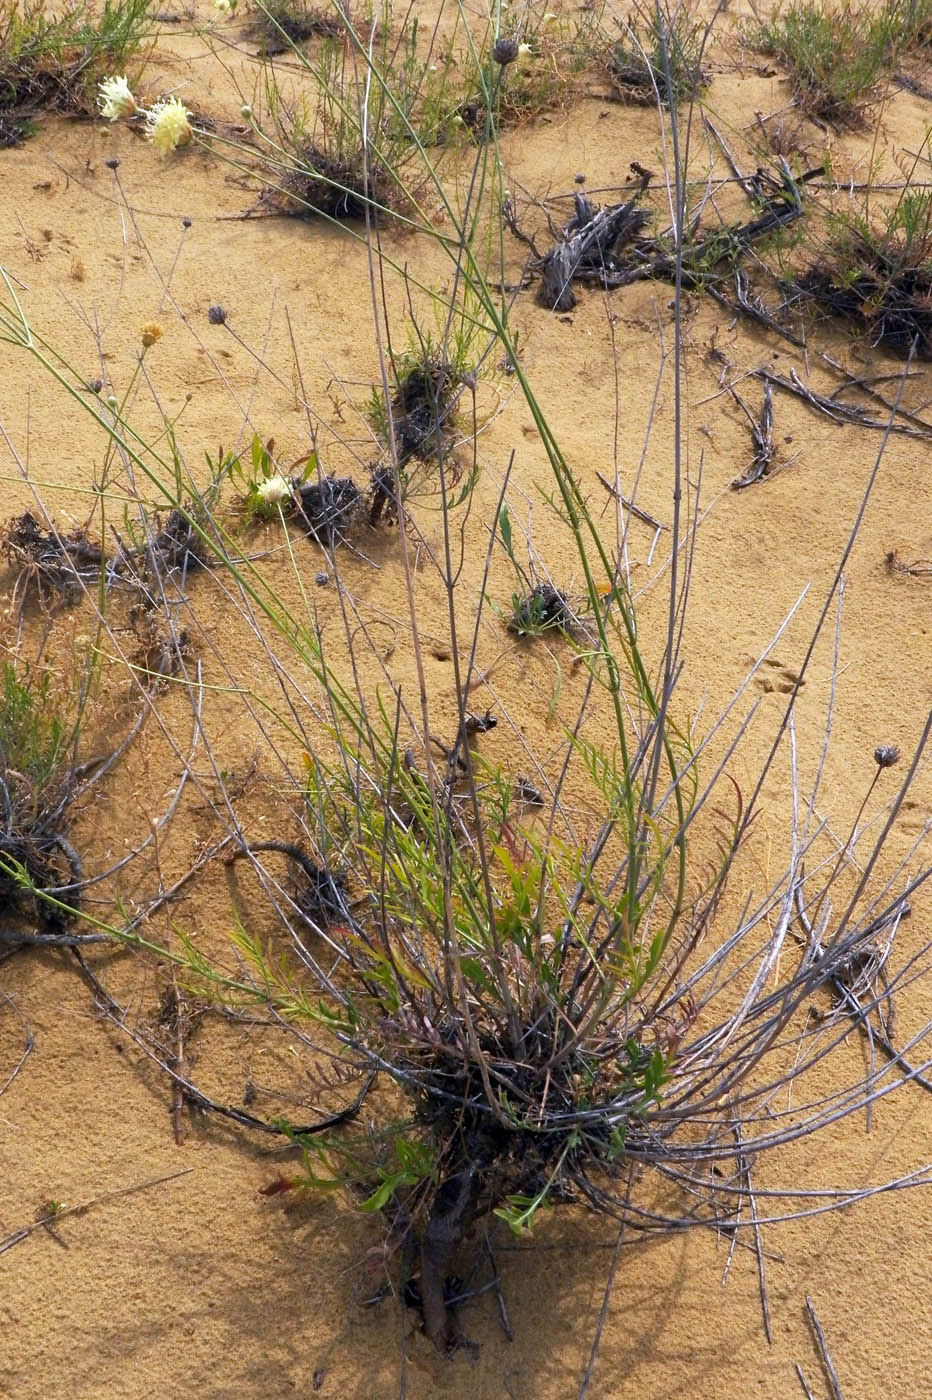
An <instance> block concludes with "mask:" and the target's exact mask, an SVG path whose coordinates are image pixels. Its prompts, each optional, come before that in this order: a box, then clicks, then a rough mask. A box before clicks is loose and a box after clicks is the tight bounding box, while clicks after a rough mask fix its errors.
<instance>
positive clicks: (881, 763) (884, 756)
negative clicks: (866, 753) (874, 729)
mask: <svg viewBox="0 0 932 1400" xmlns="http://www.w3.org/2000/svg"><path fill="white" fill-rule="evenodd" d="M899 756H900V751H899V749H898V748H897V746H896V744H881V745H880V747H879V748H876V749H875V750H874V762H875V763H876V764H877V767H878V768H892V767H893V765H894V763H896V761H897V759H898V758H899Z"/></svg>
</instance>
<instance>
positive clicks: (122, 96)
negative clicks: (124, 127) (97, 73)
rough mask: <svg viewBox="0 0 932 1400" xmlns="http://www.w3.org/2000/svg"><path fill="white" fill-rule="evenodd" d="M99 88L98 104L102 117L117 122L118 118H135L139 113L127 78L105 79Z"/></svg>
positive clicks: (99, 84)
mask: <svg viewBox="0 0 932 1400" xmlns="http://www.w3.org/2000/svg"><path fill="white" fill-rule="evenodd" d="M98 87H99V89H100V91H99V92H98V94H97V104H98V106H99V107H100V115H101V116H102V117H106V118H107V119H108V120H109V121H112V122H115V121H116V120H117V118H118V117H134V116H135V115H136V113H137V112H138V111H139V108H138V107H137V106H136V99H135V97H134V96H133V94H132V93H131V92H130V90H129V83H128V82H127V81H126V79H125V77H124V78H104V79H103V80H102V81H101V82H100V83H98Z"/></svg>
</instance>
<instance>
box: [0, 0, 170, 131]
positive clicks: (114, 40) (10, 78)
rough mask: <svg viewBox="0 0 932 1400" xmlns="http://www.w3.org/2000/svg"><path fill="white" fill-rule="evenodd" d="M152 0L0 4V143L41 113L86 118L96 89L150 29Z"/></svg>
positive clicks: (15, 0)
mask: <svg viewBox="0 0 932 1400" xmlns="http://www.w3.org/2000/svg"><path fill="white" fill-rule="evenodd" d="M150 9H151V0H105V3H104V4H103V6H102V7H98V6H95V5H92V4H90V3H88V0H68V2H67V3H66V4H65V5H64V6H63V7H62V8H61V9H60V10H58V11H57V12H52V11H51V10H49V8H48V7H47V6H45V5H43V4H41V3H36V2H35V0H0V140H5V141H6V143H7V144H14V143H15V141H16V140H17V139H18V138H19V137H20V136H22V135H25V134H28V124H29V121H30V119H31V118H32V117H33V116H35V115H36V114H37V113H39V112H40V111H53V112H66V113H74V114H76V115H79V116H89V115H91V114H92V113H93V112H94V111H95V109H96V99H97V93H96V86H97V83H98V82H99V80H100V79H102V78H103V77H105V76H106V75H107V74H112V73H114V72H120V71H123V70H125V67H126V65H127V63H128V62H129V61H130V59H132V58H133V56H134V55H135V54H136V53H137V52H138V49H139V47H140V45H141V44H142V42H143V40H144V39H145V36H146V34H147V32H148V29H149V25H150V16H149V12H150Z"/></svg>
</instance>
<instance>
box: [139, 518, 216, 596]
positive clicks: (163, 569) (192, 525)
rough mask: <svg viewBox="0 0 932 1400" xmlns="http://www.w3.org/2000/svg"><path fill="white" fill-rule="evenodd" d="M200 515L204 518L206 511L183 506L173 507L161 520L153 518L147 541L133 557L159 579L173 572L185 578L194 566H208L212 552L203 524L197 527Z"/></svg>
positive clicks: (192, 570) (201, 567) (148, 572)
mask: <svg viewBox="0 0 932 1400" xmlns="http://www.w3.org/2000/svg"><path fill="white" fill-rule="evenodd" d="M201 518H203V519H204V520H206V518H207V517H206V514H205V513H204V512H202V511H201V509H200V507H198V506H196V505H195V506H186V507H185V508H184V509H181V508H179V507H175V508H174V509H173V510H170V511H169V513H168V515H167V516H166V517H165V521H164V523H163V522H162V520H161V518H160V517H156V520H155V526H156V528H155V529H154V530H152V529H150V528H149V527H148V525H147V538H146V541H145V543H144V544H143V545H142V546H141V547H140V548H139V549H138V550H137V551H135V552H134V555H133V556H132V557H133V558H135V559H141V560H142V561H143V564H144V568H145V572H146V573H147V574H148V575H150V576H151V577H152V578H162V577H164V576H165V574H168V573H174V572H176V571H177V572H179V573H180V574H181V575H182V576H183V577H187V575H188V574H190V573H193V572H195V571H196V570H197V569H203V568H206V567H208V565H209V564H210V563H211V559H212V555H211V548H210V545H209V544H208V543H207V541H206V540H205V538H204V531H203V527H201V528H198V524H197V522H198V520H199V519H201Z"/></svg>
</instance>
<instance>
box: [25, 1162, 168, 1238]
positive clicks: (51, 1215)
mask: <svg viewBox="0 0 932 1400" xmlns="http://www.w3.org/2000/svg"><path fill="white" fill-rule="evenodd" d="M193 1171H194V1168H193V1167H181V1168H179V1170H178V1171H176V1172H169V1173H168V1175H167V1176H153V1177H150V1179H149V1180H148V1181H140V1182H137V1184H136V1185H135V1186H120V1187H118V1188H117V1190H116V1191H104V1192H103V1194H102V1195H100V1196H92V1197H91V1199H90V1200H89V1201H82V1202H81V1204H80V1205H77V1206H65V1207H64V1208H63V1209H62V1210H56V1211H45V1212H43V1214H42V1215H40V1216H38V1217H37V1219H35V1220H33V1221H30V1223H29V1224H28V1225H23V1226H22V1227H21V1228H20V1229H19V1230H14V1231H13V1233H12V1235H7V1237H6V1239H5V1240H0V1254H5V1253H6V1251H7V1250H8V1249H12V1248H13V1246H14V1245H15V1244H20V1243H21V1242H22V1241H23V1240H25V1239H28V1237H29V1236H30V1235H31V1234H34V1233H35V1231H36V1230H44V1229H46V1228H47V1227H48V1226H49V1225H57V1224H58V1222H59V1221H60V1220H64V1219H65V1218H66V1217H67V1216H69V1215H84V1214H85V1212H86V1211H89V1210H90V1209H91V1207H92V1206H99V1205H103V1204H105V1202H107V1201H115V1200H117V1199H118V1198H119V1197H120V1196H132V1195H134V1194H135V1193H136V1192H137V1191H148V1190H150V1189H151V1188H152V1187H153V1186H161V1185H162V1184H163V1183H164V1182H166V1181H174V1180H175V1178H176V1177H179V1176H187V1175H188V1173H189V1172H193Z"/></svg>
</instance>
